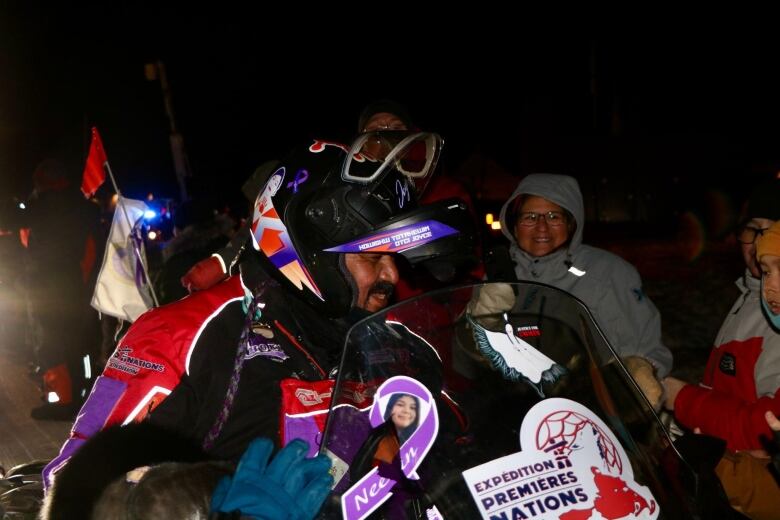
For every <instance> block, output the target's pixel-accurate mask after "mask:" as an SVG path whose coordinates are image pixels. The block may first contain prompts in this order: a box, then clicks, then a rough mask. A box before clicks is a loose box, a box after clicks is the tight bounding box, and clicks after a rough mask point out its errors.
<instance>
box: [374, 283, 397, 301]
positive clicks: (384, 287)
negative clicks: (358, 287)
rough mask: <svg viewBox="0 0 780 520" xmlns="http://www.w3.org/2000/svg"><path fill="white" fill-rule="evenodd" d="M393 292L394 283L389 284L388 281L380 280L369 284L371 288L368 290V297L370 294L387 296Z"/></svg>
mask: <svg viewBox="0 0 780 520" xmlns="http://www.w3.org/2000/svg"><path fill="white" fill-rule="evenodd" d="M394 292H395V285H393V284H391V283H390V282H387V281H384V280H381V281H379V282H376V283H375V284H373V285H372V286H371V288H370V289H369V290H368V297H370V296H371V295H372V294H380V295H383V296H386V297H388V298H389V297H391V296H392V295H393V293H394Z"/></svg>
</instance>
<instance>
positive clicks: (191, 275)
mask: <svg viewBox="0 0 780 520" xmlns="http://www.w3.org/2000/svg"><path fill="white" fill-rule="evenodd" d="M225 278H227V269H225V263H224V262H223V261H222V257H220V256H219V255H217V254H213V255H211V256H210V257H208V258H206V259H204V260H201V261H200V262H198V263H197V264H195V265H194V266H192V268H191V269H190V270H189V271H187V274H185V275H184V276H182V278H181V284H182V286H183V287H184V288H186V289H187V290H188V291H189V292H190V293H193V292H195V291H202V290H204V289H208V288H210V287H213V286H215V285H216V284H217V283H219V282H221V281H222V280H224V279H225Z"/></svg>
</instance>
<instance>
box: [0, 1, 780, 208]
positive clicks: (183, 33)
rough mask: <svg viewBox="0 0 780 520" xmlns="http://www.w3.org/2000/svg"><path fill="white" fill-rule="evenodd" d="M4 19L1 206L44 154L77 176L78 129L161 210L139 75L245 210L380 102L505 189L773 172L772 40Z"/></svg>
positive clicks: (156, 107) (152, 126)
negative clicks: (258, 188) (271, 178)
mask: <svg viewBox="0 0 780 520" xmlns="http://www.w3.org/2000/svg"><path fill="white" fill-rule="evenodd" d="M27 3H28V2H25V3H19V4H20V6H21V5H24V4H27ZM4 5H5V4H4ZM0 9H1V10H0V74H1V76H0V195H2V197H3V198H6V197H8V196H9V195H10V194H14V193H15V194H19V195H22V194H24V193H26V192H27V191H28V190H29V189H30V181H29V177H30V173H31V171H32V169H33V168H34V166H35V164H36V163H37V162H38V161H39V160H41V159H43V158H45V157H47V156H57V157H60V158H63V159H64V160H66V161H67V162H68V163H69V164H70V165H71V167H72V169H73V170H75V171H76V174H77V175H78V174H79V171H80V168H81V167H82V164H83V162H82V161H83V157H84V154H85V150H86V146H87V143H86V140H85V139H86V136H87V129H88V127H89V126H90V125H92V124H95V125H97V126H98V128H99V129H100V131H101V134H102V135H103V139H104V143H105V146H106V149H107V152H108V158H109V161H110V163H111V166H112V168H113V169H114V172H115V173H116V174H117V176H118V178H119V182H120V185H121V186H123V187H124V191H125V192H126V193H127V194H128V195H130V196H141V195H142V194H143V193H146V192H148V191H155V192H157V193H161V194H163V195H170V196H174V195H175V194H176V191H175V183H174V179H173V173H172V169H173V168H172V161H171V158H170V148H169V145H168V122H167V119H166V116H165V112H164V109H163V100H162V95H161V91H160V87H159V83H156V82H148V81H147V80H146V79H145V77H144V70H143V66H144V63H146V62H149V61H154V60H157V59H162V60H163V61H164V63H165V64H166V67H167V71H168V78H169V82H170V84H171V88H172V93H173V103H174V109H175V111H176V116H177V121H178V124H179V127H180V130H181V133H182V134H183V137H184V139H185V145H186V147H187V151H188V154H189V156H190V160H191V162H192V165H193V169H194V178H195V179H194V180H195V188H196V190H199V192H203V193H215V192H217V191H222V192H225V193H229V194H233V195H234V196H237V197H240V195H238V193H239V192H238V189H239V186H240V184H241V182H242V181H243V179H244V178H246V177H247V176H248V175H249V174H250V173H251V171H252V170H253V169H254V167H255V166H257V165H258V164H260V163H262V162H263V161H265V160H267V159H269V158H276V157H279V156H281V155H282V154H283V153H284V151H285V150H286V149H288V148H290V147H291V146H294V145H296V144H300V143H301V142H303V141H305V140H306V139H308V138H309V137H311V136H322V137H335V138H341V139H348V138H349V137H350V136H351V134H352V133H353V132H354V130H355V128H354V125H355V121H356V118H357V114H358V113H359V111H360V109H361V107H362V106H363V105H364V104H365V103H366V102H367V101H369V100H371V99H375V98H377V97H392V98H395V99H398V100H400V101H402V102H404V103H406V104H407V105H408V106H409V107H410V109H411V112H412V113H413V115H414V117H415V119H416V121H417V123H418V124H419V125H420V126H421V127H424V128H428V129H433V130H437V131H439V132H440V133H442V134H443V135H444V136H445V139H446V140H447V146H446V154H447V155H446V156H447V161H448V165H449V166H451V167H452V168H453V169H455V168H457V166H458V165H459V164H460V163H461V162H462V161H463V160H465V159H466V158H467V157H468V156H469V155H470V154H471V153H472V152H474V151H478V152H480V153H482V154H483V155H484V156H487V157H490V158H492V159H494V160H496V161H497V162H498V164H500V165H501V166H503V167H504V168H506V169H508V170H510V171H511V172H513V173H516V174H523V173H529V172H530V171H540V170H542V171H559V172H562V173H563V172H566V173H571V174H574V175H576V176H578V177H582V178H588V177H593V176H597V177H598V176H602V175H612V176H620V175H625V176H639V177H648V178H650V177H652V176H654V175H658V176H663V177H683V178H684V179H685V180H686V182H687V183H688V184H689V185H696V186H698V185H702V186H717V187H720V188H725V190H726V191H728V190H729V189H732V188H733V186H735V185H738V183H737V182H736V181H735V179H738V178H740V176H742V175H744V174H745V173H748V174H750V175H755V176H758V175H760V174H762V173H769V172H773V171H776V170H778V169H780V140H779V139H778V137H779V135H778V134H780V131H778V117H779V116H780V96H778V93H780V88H778V87H780V77H779V76H778V72H777V71H776V70H775V69H777V68H778V67H777V63H780V59H778V58H780V44H778V43H774V42H771V41H770V40H766V41H763V42H759V41H746V40H744V39H741V38H737V37H732V38H729V37H727V36H723V35H721V34H719V35H713V36H712V37H691V35H690V34H689V35H687V36H686V37H685V38H682V37H681V38H674V37H671V36H670V35H669V34H667V33H664V32H663V31H654V32H648V33H647V34H645V35H638V34H632V35H631V36H627V35H622V36H617V35H610V34H608V33H607V34H600V33H597V32H595V31H594V32H593V33H591V34H588V33H585V32H583V33H582V34H579V35H576V34H569V33H567V34H568V35H567V36H566V37H561V36H559V35H558V33H556V32H548V33H543V32H541V31H540V32H539V34H538V35H532V34H530V33H525V32H524V31H522V28H521V27H520V26H519V25H518V26H513V22H512V21H507V20H502V19H503V17H502V15H501V13H495V12H494V13H491V14H490V16H489V17H487V16H486V17H480V18H484V19H471V20H470V22H471V24H472V25H465V24H464V23H458V24H454V23H453V24H450V25H447V26H442V25H439V26H438V27H435V25H432V26H430V27H429V26H428V25H427V24H425V23H419V24H417V25H415V29H414V30H412V29H409V31H410V32H414V33H415V35H414V37H410V36H409V35H405V34H402V32H403V31H401V32H399V29H398V26H393V25H386V26H383V27H372V29H371V30H370V31H366V30H358V29H356V28H355V27H354V26H348V25H346V24H341V25H342V27H338V26H337V25H336V24H333V23H329V24H320V26H319V27H311V28H304V27H303V26H299V25H296V24H297V23H299V22H300V20H298V19H297V18H294V17H290V16H286V17H282V16H276V15H272V14H271V13H270V12H269V13H244V12H227V11H223V12H219V13H217V12H211V11H208V10H205V9H204V10H201V11H199V12H193V10H192V9H191V8H189V9H187V10H175V9H173V8H169V9H162V10H161V9H160V8H157V7H156V8H149V9H145V10H142V9H141V8H138V7H130V4H128V5H126V6H124V7H122V6H120V7H104V8H102V9H101V10H98V11H89V12H88V11H87V10H86V9H77V10H74V9H73V8H71V7H68V8H62V7H61V8H56V9H54V8H48V7H47V8H43V7H29V6H24V7H16V8H13V7H4V8H0ZM336 14H338V13H336ZM462 14H464V15H469V14H470V13H462ZM467 18H469V16H464V19H467ZM311 19H313V20H316V19H317V14H316V13H315V14H314V15H312V17H311ZM310 23H311V22H310ZM626 34H630V31H628V32H627V33H626ZM385 35H387V36H385ZM293 49H299V50H293ZM593 77H595V80H596V87H597V90H596V96H595V97H594V95H593V94H592V90H591V79H592V78H593ZM234 198H235V197H234Z"/></svg>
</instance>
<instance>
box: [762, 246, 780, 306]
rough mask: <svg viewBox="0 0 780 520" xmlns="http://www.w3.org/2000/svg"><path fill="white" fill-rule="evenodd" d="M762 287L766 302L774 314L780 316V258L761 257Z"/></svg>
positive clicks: (773, 256) (772, 256) (771, 256)
mask: <svg viewBox="0 0 780 520" xmlns="http://www.w3.org/2000/svg"><path fill="white" fill-rule="evenodd" d="M760 265H761V273H762V277H763V279H762V287H761V296H763V298H764V300H766V304H767V305H768V306H769V310H771V311H772V314H774V315H778V314H780V256H775V255H764V256H762V257H761V263H760Z"/></svg>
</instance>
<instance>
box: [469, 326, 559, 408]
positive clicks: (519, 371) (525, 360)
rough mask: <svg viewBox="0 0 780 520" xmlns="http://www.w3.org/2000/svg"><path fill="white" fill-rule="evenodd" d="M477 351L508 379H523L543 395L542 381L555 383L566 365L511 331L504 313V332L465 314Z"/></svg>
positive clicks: (512, 329) (540, 395)
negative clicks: (487, 326) (495, 330)
mask: <svg viewBox="0 0 780 520" xmlns="http://www.w3.org/2000/svg"><path fill="white" fill-rule="evenodd" d="M466 318H467V319H468V321H469V323H470V324H471V328H472V331H473V333H474V341H475V342H476V344H477V347H478V348H479V351H480V352H481V353H482V355H484V356H485V358H486V359H487V360H488V362H490V364H491V365H492V366H493V368H495V369H496V370H499V371H500V372H501V373H502V374H504V377H506V378H507V379H509V380H511V381H523V382H525V383H528V384H529V385H531V387H532V388H533V389H534V390H536V393H538V394H539V397H542V398H544V397H545V395H544V387H543V386H542V385H543V384H544V383H555V382H556V381H557V380H558V379H559V378H560V377H561V376H562V375H563V374H565V373H566V369H565V368H564V367H563V366H561V365H559V364H558V363H556V362H555V361H553V360H552V359H550V358H549V357H547V356H546V355H544V354H543V353H542V352H541V351H539V350H538V349H536V348H534V347H533V345H531V344H530V343H528V342H527V341H525V340H523V339H522V338H521V337H519V336H518V335H517V334H515V332H514V328H513V327H512V324H511V323H509V319H508V317H507V315H506V314H504V332H493V331H491V330H488V329H486V328H485V327H483V326H482V325H480V324H479V323H478V322H477V321H476V320H474V318H473V317H472V316H471V315H470V314H467V315H466Z"/></svg>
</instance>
